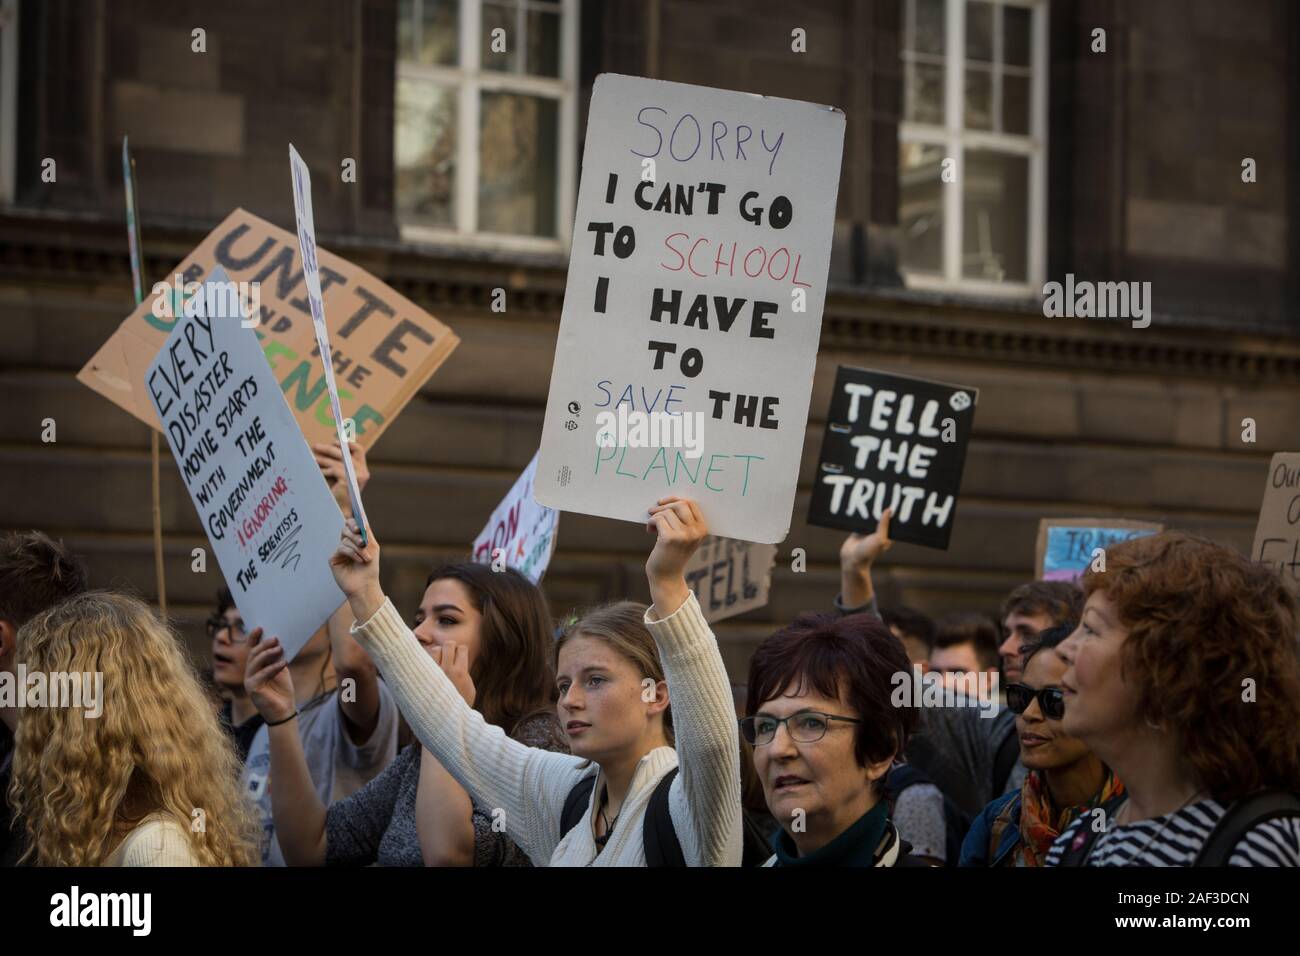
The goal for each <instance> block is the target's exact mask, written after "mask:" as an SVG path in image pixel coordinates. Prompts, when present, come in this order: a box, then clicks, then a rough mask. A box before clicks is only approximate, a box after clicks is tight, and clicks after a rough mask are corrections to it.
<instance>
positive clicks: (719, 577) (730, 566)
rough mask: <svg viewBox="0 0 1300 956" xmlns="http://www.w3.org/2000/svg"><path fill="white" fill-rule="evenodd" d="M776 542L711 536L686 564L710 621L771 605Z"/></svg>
mask: <svg viewBox="0 0 1300 956" xmlns="http://www.w3.org/2000/svg"><path fill="white" fill-rule="evenodd" d="M776 551H777V548H776V545H774V544H755V543H754V542H752V541H736V540H733V539H731V538H718V537H715V536H713V535H709V536H708V537H707V538H705V539H704V541H703V543H702V544H701V545H700V547H699V549H698V550H697V551H696V552H695V554H693V555H692V556H691V560H690V562H689V563H688V564H687V565H686V583H687V584H688V585H690V588H691V590H692V591H694V592H695V599H696V600H697V601H699V602H700V610H702V611H703V612H704V619H705V620H706V621H708V622H709V623H713V622H714V621H721V620H723V619H725V618H728V617H735V616H736V615H737V614H744V613H745V612H746V611H752V610H754V608H756V607H763V606H765V605H766V604H767V599H768V595H769V594H770V593H771V590H772V568H773V567H774V566H775V565H776Z"/></svg>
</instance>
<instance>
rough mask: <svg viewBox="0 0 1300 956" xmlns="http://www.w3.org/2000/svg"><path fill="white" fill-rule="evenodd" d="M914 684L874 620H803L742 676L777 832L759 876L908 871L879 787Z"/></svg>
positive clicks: (895, 750)
mask: <svg viewBox="0 0 1300 956" xmlns="http://www.w3.org/2000/svg"><path fill="white" fill-rule="evenodd" d="M896 674H904V675H906V676H907V678H908V679H909V680H910V679H911V663H910V662H909V660H908V657H907V652H906V651H905V650H904V649H903V645H902V642H900V641H899V640H898V639H897V638H895V637H894V635H893V634H891V633H890V632H889V630H888V628H886V627H885V625H884V624H882V623H881V622H880V620H879V619H878V618H875V617H872V616H868V615H865V614H855V615H850V616H848V617H834V616H831V615H817V614H804V615H801V616H799V617H798V618H796V619H795V620H794V622H793V623H791V624H790V625H789V626H788V627H785V628H783V629H782V630H780V631H778V632H777V633H775V634H773V635H772V636H771V637H769V638H768V639H767V640H765V641H764V642H763V643H762V644H760V645H759V647H758V649H757V650H756V651H755V652H754V656H753V657H752V658H751V659H750V665H749V697H748V701H749V703H748V707H747V709H748V713H747V715H746V716H745V717H744V718H743V719H742V720H741V722H740V726H741V734H742V735H743V736H744V738H745V740H746V741H747V742H748V743H749V744H750V745H751V746H752V747H753V748H754V769H755V770H756V771H757V773H758V778H759V781H760V782H761V783H762V785H763V793H764V795H765V796H766V798H767V806H768V809H769V810H770V811H771V813H772V816H773V817H774V818H775V819H776V822H777V823H778V824H780V826H781V832H779V833H778V834H777V835H776V837H775V838H774V840H773V849H774V850H775V854H774V855H773V856H772V858H771V859H770V860H768V862H767V864H766V865H767V866H916V865H924V864H922V863H920V862H919V861H918V860H916V859H915V858H914V857H912V856H911V854H910V853H909V850H910V846H909V845H908V844H907V843H906V842H905V841H904V840H903V839H902V838H901V837H900V836H899V834H898V828H897V827H896V826H895V825H894V823H893V821H891V820H890V818H889V804H888V801H886V800H885V799H884V785H885V775H886V774H887V773H888V771H889V768H890V765H891V764H893V762H894V758H895V757H896V756H897V755H898V754H900V753H902V751H903V747H904V746H905V745H906V743H907V738H908V735H909V734H910V733H911V732H912V729H913V728H914V727H915V724H916V711H915V710H914V709H913V708H912V707H910V706H909V707H894V706H893V704H892V703H891V700H890V697H891V694H892V691H893V686H894V675H896Z"/></svg>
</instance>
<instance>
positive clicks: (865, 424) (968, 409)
mask: <svg viewBox="0 0 1300 956" xmlns="http://www.w3.org/2000/svg"><path fill="white" fill-rule="evenodd" d="M978 398H979V390H978V389H974V388H968V387H966V386H964V385H946V384H944V383H943V382H932V381H929V380H927V379H923V378H910V377H907V376H903V375H889V374H886V373H884V372H871V371H867V370H866V369H860V368H849V367H847V366H843V365H842V366H840V367H839V369H837V370H836V373H835V390H834V391H833V392H832V393H831V404H830V410H829V411H828V412H827V413H826V432H825V435H824V437H823V438H822V451H821V455H820V457H819V458H818V465H817V474H816V477H815V478H814V479H813V490H812V498H811V500H810V501H809V504H808V523H809V524H813V525H820V526H822V527H824V528H841V529H843V530H846V531H856V532H859V533H862V534H870V533H871V532H872V531H875V530H876V525H877V523H879V521H880V516H881V515H882V514H883V513H884V511H885V509H886V508H893V509H894V516H893V518H892V519H891V520H890V523H889V536H890V537H891V538H892V539H893V540H895V541H907V542H910V543H912V544H919V545H923V546H925V547H927V548H941V549H946V548H947V547H948V539H949V537H950V536H951V534H952V525H953V521H954V520H955V518H956V514H957V492H958V490H959V489H960V488H961V473H962V469H963V468H964V467H965V465H966V447H967V445H968V444H969V443H970V434H971V428H972V427H973V426H974V423H975V403H976V400H977V399H978Z"/></svg>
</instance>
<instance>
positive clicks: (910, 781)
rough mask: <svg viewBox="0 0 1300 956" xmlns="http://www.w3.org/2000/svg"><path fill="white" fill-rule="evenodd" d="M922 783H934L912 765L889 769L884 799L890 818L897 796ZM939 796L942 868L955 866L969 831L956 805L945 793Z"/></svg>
mask: <svg viewBox="0 0 1300 956" xmlns="http://www.w3.org/2000/svg"><path fill="white" fill-rule="evenodd" d="M922 783H929V784H933V783H934V781H932V780H931V779H930V778H929V777H927V776H926V775H925V774H924V773H923V772H922V771H920V770H918V769H917V768H916V767H914V766H913V765H912V764H908V763H902V764H898V765H896V766H894V767H891V768H890V770H889V773H888V774H887V775H886V776H885V799H886V800H888V801H889V810H890V816H893V810H894V804H895V803H896V802H897V800H898V797H899V795H900V794H902V792H903V791H904V790H906V789H908V788H909V787H914V786H916V785H917V784H922ZM939 794H940V795H941V796H942V797H943V829H944V841H943V844H944V855H945V856H946V857H947V859H946V860H945V861H944V866H956V865H957V860H958V859H959V858H960V857H961V845H962V842H963V841H964V840H965V839H966V831H967V830H969V829H970V819H969V818H968V817H967V816H966V814H964V813H962V812H961V810H960V808H958V806H957V804H955V803H953V802H952V801H951V800H949V799H948V795H947V794H946V793H944V792H943V791H942V790H940V791H939ZM895 826H897V824H895Z"/></svg>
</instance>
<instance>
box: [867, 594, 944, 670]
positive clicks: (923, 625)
mask: <svg viewBox="0 0 1300 956" xmlns="http://www.w3.org/2000/svg"><path fill="white" fill-rule="evenodd" d="M880 619H881V620H882V621H884V622H885V626H886V627H888V628H889V633H891V634H893V635H894V637H896V638H898V639H899V640H900V641H902V642H903V647H905V648H906V649H907V657H908V660H910V661H911V662H912V664H913V665H916V664H920V665H921V670H923V671H927V670H929V669H930V653H931V651H933V650H934V631H935V628H934V621H932V620H930V619H929V618H928V617H926V616H925V615H924V614H922V613H921V612H920V611H916V610H913V609H912V608H910V607H894V608H888V607H887V608H881V609H880Z"/></svg>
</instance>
